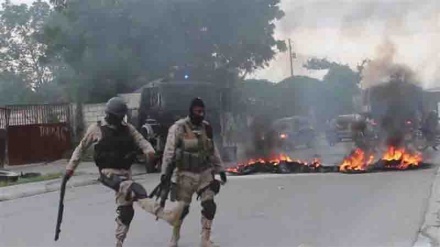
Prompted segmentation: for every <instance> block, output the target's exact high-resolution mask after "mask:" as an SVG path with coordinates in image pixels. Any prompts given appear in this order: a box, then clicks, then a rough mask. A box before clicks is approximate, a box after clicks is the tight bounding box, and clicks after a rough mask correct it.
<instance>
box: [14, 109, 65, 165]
mask: <svg viewBox="0 0 440 247" xmlns="http://www.w3.org/2000/svg"><path fill="white" fill-rule="evenodd" d="M6 108H7V115H8V116H7V117H6V120H7V121H6V135H7V148H6V149H7V157H8V164H9V165H21V164H29V163H36V162H48V161H53V160H57V159H60V158H62V157H63V155H64V153H65V152H66V151H68V150H70V148H71V145H72V144H71V128H70V121H69V120H70V114H71V108H70V106H69V105H67V104H61V105H32V106H7V107H6Z"/></svg>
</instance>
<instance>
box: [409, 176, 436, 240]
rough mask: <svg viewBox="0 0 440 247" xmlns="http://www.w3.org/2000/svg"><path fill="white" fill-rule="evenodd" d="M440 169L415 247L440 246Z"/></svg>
mask: <svg viewBox="0 0 440 247" xmlns="http://www.w3.org/2000/svg"><path fill="white" fill-rule="evenodd" d="M439 195H440V168H439V169H438V170H437V172H436V173H435V177H434V182H433V184H432V187H431V193H430V197H429V201H428V206H427V209H426V211H425V214H424V220H423V224H422V225H421V227H420V230H419V232H418V235H417V238H416V240H415V243H414V244H413V247H439V246H440V200H439V199H440V198H439Z"/></svg>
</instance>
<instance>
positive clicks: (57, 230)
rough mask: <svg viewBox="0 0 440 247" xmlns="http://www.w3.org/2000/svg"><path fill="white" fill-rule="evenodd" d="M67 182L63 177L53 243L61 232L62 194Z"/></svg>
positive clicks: (66, 178) (65, 177) (66, 177)
mask: <svg viewBox="0 0 440 247" xmlns="http://www.w3.org/2000/svg"><path fill="white" fill-rule="evenodd" d="M67 180H68V176H67V175H64V177H63V181H62V182H61V190H60V202H59V205H58V218H57V226H56V228H55V241H57V240H58V239H59V237H60V232H61V222H62V221H63V212H64V194H65V192H66V184H67Z"/></svg>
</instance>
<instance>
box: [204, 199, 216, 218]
mask: <svg viewBox="0 0 440 247" xmlns="http://www.w3.org/2000/svg"><path fill="white" fill-rule="evenodd" d="M202 208H203V209H202V214H203V216H205V217H206V218H207V219H208V220H213V219H214V215H215V211H216V210H217V205H216V204H215V202H214V201H213V200H206V201H203V202H202Z"/></svg>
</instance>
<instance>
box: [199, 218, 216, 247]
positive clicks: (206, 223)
mask: <svg viewBox="0 0 440 247" xmlns="http://www.w3.org/2000/svg"><path fill="white" fill-rule="evenodd" d="M211 226H212V220H208V219H207V218H205V217H204V216H202V234H201V235H202V236H201V242H200V247H219V246H218V245H215V244H214V243H213V242H212V241H211Z"/></svg>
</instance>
